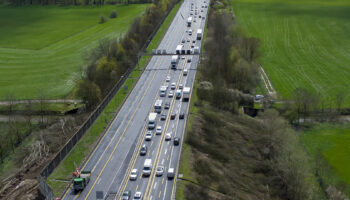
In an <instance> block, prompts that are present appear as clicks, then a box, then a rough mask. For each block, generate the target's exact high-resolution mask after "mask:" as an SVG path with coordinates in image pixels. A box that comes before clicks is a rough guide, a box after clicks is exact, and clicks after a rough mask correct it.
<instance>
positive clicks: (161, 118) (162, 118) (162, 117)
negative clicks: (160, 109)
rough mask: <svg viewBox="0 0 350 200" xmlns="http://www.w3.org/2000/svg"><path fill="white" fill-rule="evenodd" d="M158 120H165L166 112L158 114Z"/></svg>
mask: <svg viewBox="0 0 350 200" xmlns="http://www.w3.org/2000/svg"><path fill="white" fill-rule="evenodd" d="M160 120H162V121H164V120H166V114H164V113H163V114H162V115H161V116H160Z"/></svg>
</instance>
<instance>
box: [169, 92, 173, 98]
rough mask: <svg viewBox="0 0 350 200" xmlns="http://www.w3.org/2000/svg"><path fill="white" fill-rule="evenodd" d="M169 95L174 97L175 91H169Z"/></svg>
mask: <svg viewBox="0 0 350 200" xmlns="http://www.w3.org/2000/svg"><path fill="white" fill-rule="evenodd" d="M168 97H169V98H173V97H174V91H172V90H171V91H169V94H168Z"/></svg>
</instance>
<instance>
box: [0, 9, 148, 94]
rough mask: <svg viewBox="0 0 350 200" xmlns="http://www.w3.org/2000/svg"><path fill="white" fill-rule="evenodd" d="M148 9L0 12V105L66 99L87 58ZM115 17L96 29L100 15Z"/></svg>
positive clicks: (18, 10)
mask: <svg viewBox="0 0 350 200" xmlns="http://www.w3.org/2000/svg"><path fill="white" fill-rule="evenodd" d="M148 6H149V4H131V5H113V6H112V5H106V6H67V7H61V6H21V7H13V6H0V27H1V31H0V38H1V39H0V80H1V82H0V88H1V90H0V99H4V98H5V96H6V95H7V94H13V95H14V96H15V97H16V98H17V99H37V98H38V93H39V91H40V92H43V93H45V96H46V98H48V99H56V98H64V97H66V96H68V95H70V93H71V91H72V90H73V88H74V86H75V80H76V79H77V78H78V77H80V74H81V71H83V70H82V67H83V65H84V59H83V58H84V56H85V53H86V52H87V51H88V50H89V49H92V48H94V47H96V46H97V45H98V43H99V41H100V40H101V39H103V38H117V37H119V36H120V35H122V34H124V33H125V32H126V31H127V30H128V29H129V26H130V25H131V23H132V22H133V20H134V19H135V18H136V17H138V16H140V15H141V14H142V13H143V12H144V11H145V9H146V8H147V7H148ZM112 10H116V11H117V13H118V17H117V18H115V19H109V20H108V21H107V22H106V23H104V24H99V23H98V22H99V18H100V15H101V14H104V15H107V16H109V14H110V12H111V11H112Z"/></svg>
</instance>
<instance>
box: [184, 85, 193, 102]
mask: <svg viewBox="0 0 350 200" xmlns="http://www.w3.org/2000/svg"><path fill="white" fill-rule="evenodd" d="M190 94H191V88H190V87H184V89H183V90H182V101H188V100H189V99H190Z"/></svg>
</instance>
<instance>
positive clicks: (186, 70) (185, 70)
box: [184, 68, 188, 76]
mask: <svg viewBox="0 0 350 200" xmlns="http://www.w3.org/2000/svg"><path fill="white" fill-rule="evenodd" d="M187 73H188V69H187V68H186V69H184V76H187Z"/></svg>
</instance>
